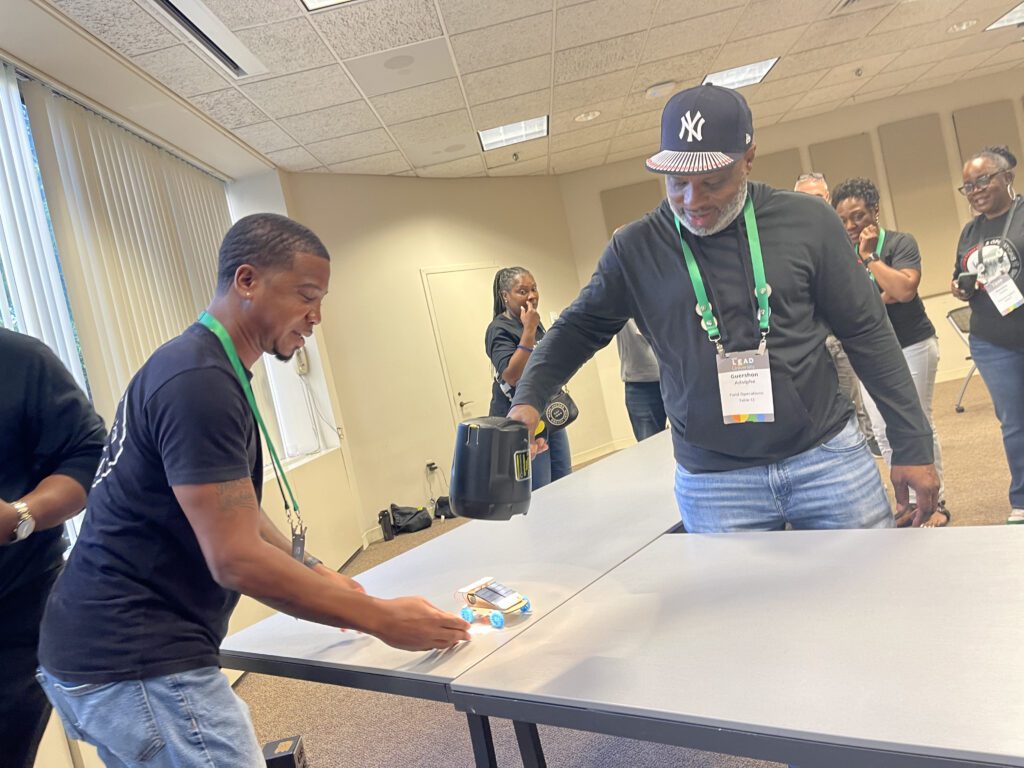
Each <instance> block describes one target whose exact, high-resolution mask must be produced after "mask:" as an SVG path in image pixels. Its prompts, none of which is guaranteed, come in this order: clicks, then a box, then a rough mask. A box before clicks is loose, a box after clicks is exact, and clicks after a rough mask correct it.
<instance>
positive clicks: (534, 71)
mask: <svg viewBox="0 0 1024 768" xmlns="http://www.w3.org/2000/svg"><path fill="white" fill-rule="evenodd" d="M462 85H463V87H464V88H465V89H466V98H467V99H468V100H469V103H470V104H471V105H474V104H484V103H486V102H488V101H497V100H498V99H504V98H507V97H509V96H518V95H519V94H520V93H530V92H531V91H539V90H541V89H542V88H547V87H549V86H550V85H551V56H538V57H537V58H535V59H527V60H526V61H517V62H516V63H515V64H505V65H504V66H501V67H494V68H493V69H484V70H481V71H480V72H473V73H471V74H468V75H466V76H465V77H463V78H462Z"/></svg>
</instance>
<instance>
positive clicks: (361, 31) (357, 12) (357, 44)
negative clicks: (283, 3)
mask: <svg viewBox="0 0 1024 768" xmlns="http://www.w3.org/2000/svg"><path fill="white" fill-rule="evenodd" d="M310 18H311V19H312V21H313V24H314V25H316V27H317V28H318V29H319V30H320V31H321V32H322V33H323V36H324V39H326V40H327V42H328V43H329V44H330V45H331V47H333V48H334V51H335V53H337V54H338V57H339V58H342V59H351V58H354V57H356V56H365V55H366V54H368V53H376V52H378V51H386V50H389V49H391V48H397V47H399V46H401V45H409V44H410V43H419V42H422V41H423V40H430V39H432V38H435V37H440V36H441V34H442V30H441V22H440V21H439V20H438V18H437V12H436V10H435V9H434V3H433V0H374V2H372V3H348V4H345V5H342V6H339V7H337V8H334V9H331V10H328V11H323V12H320V13H315V14H312V15H311V17H310Z"/></svg>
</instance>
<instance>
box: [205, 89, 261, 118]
mask: <svg viewBox="0 0 1024 768" xmlns="http://www.w3.org/2000/svg"><path fill="white" fill-rule="evenodd" d="M190 101H191V102H192V103H193V104H195V105H196V106H197V107H199V109H201V110H203V112H205V113H206V114H208V115H209V116H210V117H212V118H213V119H214V120H216V121H217V122H218V123H220V124H221V125H223V126H224V127H225V128H239V127H241V126H243V125H252V124H253V123H260V122H263V121H264V120H266V119H267V116H266V115H264V114H263V113H262V112H261V111H260V110H259V109H258V108H257V107H256V105H255V104H253V103H252V102H251V101H249V100H248V99H247V98H245V96H243V95H242V94H241V93H239V92H238V91H236V90H235V89H234V88H227V89H225V90H223V91H213V92H212V93H203V94H199V95H198V96H193V97H192V98H191V99H190Z"/></svg>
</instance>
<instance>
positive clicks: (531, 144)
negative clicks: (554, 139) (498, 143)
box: [484, 138, 548, 168]
mask: <svg viewBox="0 0 1024 768" xmlns="http://www.w3.org/2000/svg"><path fill="white" fill-rule="evenodd" d="M547 156H548V139H546V138H545V139H531V140H530V141H523V142H520V143H519V144H513V145H512V146H511V147H501V148H499V149H491V150H488V151H487V152H484V162H485V163H487V167H488V168H497V167H499V166H502V165H509V164H513V163H514V164H520V163H523V162H526V161H527V160H535V159H537V158H544V159H545V160H546V159H547Z"/></svg>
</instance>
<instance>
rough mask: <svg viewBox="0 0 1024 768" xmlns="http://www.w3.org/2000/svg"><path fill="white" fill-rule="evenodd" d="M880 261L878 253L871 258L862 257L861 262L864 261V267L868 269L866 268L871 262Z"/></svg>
mask: <svg viewBox="0 0 1024 768" xmlns="http://www.w3.org/2000/svg"><path fill="white" fill-rule="evenodd" d="M878 260H879V259H878V254H877V253H872V254H871V255H870V256H862V257H861V261H863V262H864V266H865V267H866V266H867V265H868V264H870V263H871V262H873V261H878Z"/></svg>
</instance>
